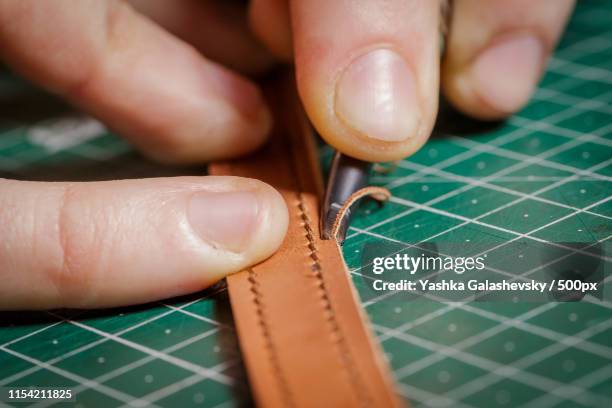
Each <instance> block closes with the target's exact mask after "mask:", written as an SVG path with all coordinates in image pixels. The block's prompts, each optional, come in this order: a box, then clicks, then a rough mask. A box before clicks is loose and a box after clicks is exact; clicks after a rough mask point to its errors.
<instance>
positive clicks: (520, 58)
mask: <svg viewBox="0 0 612 408" xmlns="http://www.w3.org/2000/svg"><path fill="white" fill-rule="evenodd" d="M544 61H545V47H544V45H543V43H542V41H541V40H540V39H539V38H538V36H537V35H534V34H532V33H529V32H517V33H510V34H503V35H501V36H499V37H497V38H495V39H493V40H492V41H491V42H490V43H489V44H488V45H487V46H486V47H484V48H483V49H482V50H481V51H480V52H478V53H477V54H476V56H475V57H473V58H472V59H471V60H469V62H468V63H467V64H466V65H465V66H462V67H455V66H452V65H450V64H449V65H448V66H447V67H445V69H444V70H443V86H444V90H445V93H446V95H447V97H448V98H449V100H450V101H451V102H452V103H453V104H454V105H455V106H456V107H457V108H459V109H460V110H462V111H464V112H465V113H467V114H470V115H472V116H474V117H477V118H481V119H500V118H503V117H506V116H509V115H511V114H512V113H514V112H516V111H518V110H520V109H521V108H522V107H523V106H524V105H525V104H526V103H527V101H528V100H529V98H530V96H531V94H532V93H533V91H534V90H535V88H536V86H537V83H538V81H539V78H540V75H541V73H542V70H543V66H544Z"/></svg>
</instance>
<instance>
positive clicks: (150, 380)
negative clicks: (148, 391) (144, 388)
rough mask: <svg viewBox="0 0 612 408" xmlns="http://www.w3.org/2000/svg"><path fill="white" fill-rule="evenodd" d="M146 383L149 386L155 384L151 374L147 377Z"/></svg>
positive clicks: (145, 377) (145, 378)
mask: <svg viewBox="0 0 612 408" xmlns="http://www.w3.org/2000/svg"><path fill="white" fill-rule="evenodd" d="M144 382H146V383H147V384H151V383H152V382H153V376H152V375H151V374H147V375H145V376H144Z"/></svg>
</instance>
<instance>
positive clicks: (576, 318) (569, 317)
mask: <svg viewBox="0 0 612 408" xmlns="http://www.w3.org/2000/svg"><path fill="white" fill-rule="evenodd" d="M567 318H568V319H569V321H570V322H575V321H576V320H578V315H577V314H576V313H570V314H569V315H568V316H567Z"/></svg>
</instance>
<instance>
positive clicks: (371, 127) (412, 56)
mask: <svg viewBox="0 0 612 408" xmlns="http://www.w3.org/2000/svg"><path fill="white" fill-rule="evenodd" d="M291 18H292V25H293V35H294V51H295V61H296V70H297V82H298V87H299V91H300V95H301V97H302V101H303V103H304V106H305V108H306V110H307V111H308V114H309V116H310V118H311V120H312V121H313V124H314V125H315V127H316V128H317V129H318V131H319V133H320V134H321V135H322V136H323V138H325V139H326V141H327V142H329V143H330V144H331V145H333V146H335V147H336V148H337V149H339V150H341V151H343V152H344V153H347V154H349V155H352V156H354V157H357V158H360V159H363V160H371V161H388V160H397V159H401V158H404V157H405V156H407V155H409V154H410V153H412V152H414V151H415V150H416V149H417V148H419V147H420V146H421V145H422V144H423V143H424V142H425V140H426V138H427V137H428V136H429V134H430V132H431V128H432V126H433V122H434V118H435V114H436V111H437V104H438V97H437V96H438V71H439V43H438V19H439V4H438V2H435V1H429V0H410V1H406V0H389V1H385V2H380V1H378V0H363V1H360V2H358V4H357V3H355V2H352V1H346V0H342V1H327V0H311V1H292V2H291Z"/></svg>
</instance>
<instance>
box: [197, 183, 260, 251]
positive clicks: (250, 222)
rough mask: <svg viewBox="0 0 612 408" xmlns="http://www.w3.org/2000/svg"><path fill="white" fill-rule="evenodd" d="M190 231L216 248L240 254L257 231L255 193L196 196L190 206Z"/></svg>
mask: <svg viewBox="0 0 612 408" xmlns="http://www.w3.org/2000/svg"><path fill="white" fill-rule="evenodd" d="M187 214H188V218H189V222H190V223H191V226H192V228H193V229H194V230H195V231H196V233H197V234H198V235H199V236H200V237H201V238H202V239H203V240H204V241H206V242H207V243H209V244H210V245H212V246H214V247H215V248H220V249H225V250H228V251H232V252H242V251H244V250H246V249H247V248H248V246H249V245H250V244H251V242H252V239H253V237H254V236H255V232H256V228H257V218H258V214H259V203H258V200H257V197H256V195H255V193H252V192H248V191H240V192H198V193H195V194H194V195H193V196H192V197H191V200H190V202H189V206H188V212H187Z"/></svg>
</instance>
